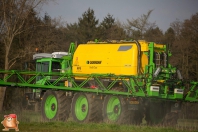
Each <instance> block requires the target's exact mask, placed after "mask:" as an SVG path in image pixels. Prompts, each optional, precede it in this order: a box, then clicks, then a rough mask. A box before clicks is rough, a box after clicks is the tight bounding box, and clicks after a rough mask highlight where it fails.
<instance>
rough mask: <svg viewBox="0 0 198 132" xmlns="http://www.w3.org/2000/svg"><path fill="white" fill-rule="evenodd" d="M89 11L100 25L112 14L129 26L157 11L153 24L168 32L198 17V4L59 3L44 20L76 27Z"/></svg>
mask: <svg viewBox="0 0 198 132" xmlns="http://www.w3.org/2000/svg"><path fill="white" fill-rule="evenodd" d="M89 7H90V8H91V9H93V10H94V12H95V16H96V19H99V21H100V22H101V21H102V20H103V19H104V17H106V16H107V14H108V13H109V14H110V15H113V17H114V18H115V19H119V20H120V21H121V22H126V20H127V19H132V18H134V19H136V18H138V17H140V16H141V15H142V14H146V13H147V12H148V11H149V10H153V12H152V13H151V16H150V18H149V21H150V22H156V24H157V26H158V27H159V28H160V29H162V30H163V31H166V30H167V29H168V28H169V26H170V23H172V22H174V21H175V20H176V19H179V20H180V21H184V20H185V19H190V17H191V16H192V15H193V14H195V13H198V0H56V2H51V3H49V4H48V5H45V6H43V8H42V11H41V16H43V14H44V13H45V12H47V13H48V15H50V16H51V17H52V18H55V17H56V18H58V17H61V18H62V19H63V21H66V22H67V23H74V22H78V18H79V17H81V16H82V14H83V13H84V12H85V11H87V9H88V8H89Z"/></svg>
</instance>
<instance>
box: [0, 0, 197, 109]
mask: <svg viewBox="0 0 198 132" xmlns="http://www.w3.org/2000/svg"><path fill="white" fill-rule="evenodd" d="M46 2H50V0H37V1H32V0H1V1H0V45H1V46H0V52H1V56H0V69H4V70H10V69H18V70H22V69H24V65H22V64H24V63H25V62H29V61H31V60H32V55H33V54H34V53H35V52H36V51H35V49H36V48H37V49H39V52H49V53H51V52H55V51H63V49H64V51H67V50H68V47H69V44H70V42H75V43H77V44H80V43H86V42H87V41H90V40H95V39H98V40H99V41H108V40H131V39H134V40H140V39H144V40H146V41H152V42H156V43H164V44H167V46H168V47H169V49H170V50H171V51H172V54H173V56H172V58H171V60H170V62H171V64H172V65H174V66H177V67H178V68H179V69H180V71H181V72H182V74H183V77H184V78H185V79H190V80H196V81H198V13H196V14H192V16H189V19H186V20H184V21H179V20H176V21H174V22H172V23H170V27H169V28H168V29H167V30H166V31H165V32H163V31H162V30H161V29H160V27H158V26H157V25H156V23H155V22H150V21H149V17H150V15H152V12H153V10H149V11H148V12H146V13H145V14H142V15H141V16H139V17H138V18H133V16H131V17H132V18H131V19H127V22H126V23H122V22H121V21H120V20H116V19H115V18H114V17H113V15H111V14H107V15H106V16H105V17H104V18H103V20H102V21H101V22H100V21H99V19H97V18H96V16H95V12H94V10H93V9H91V8H88V9H87V10H86V11H85V12H84V13H82V16H81V17H79V18H78V21H77V22H74V23H67V22H65V21H63V20H61V18H53V19H52V18H51V17H50V15H48V14H47V13H45V15H44V17H41V16H40V14H39V11H40V9H42V5H43V4H45V3H46ZM29 70H33V69H29ZM4 93H5V89H4V90H1V91H0V95H2V96H1V97H2V98H3V97H4V96H3V95H4ZM0 102H1V99H0ZM0 105H1V104H0ZM0 107H1V106H0Z"/></svg>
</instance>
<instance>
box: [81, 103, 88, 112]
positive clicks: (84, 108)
mask: <svg viewBox="0 0 198 132" xmlns="http://www.w3.org/2000/svg"><path fill="white" fill-rule="evenodd" d="M86 109H87V108H86V105H85V104H83V105H82V108H81V110H82V112H85V111H86Z"/></svg>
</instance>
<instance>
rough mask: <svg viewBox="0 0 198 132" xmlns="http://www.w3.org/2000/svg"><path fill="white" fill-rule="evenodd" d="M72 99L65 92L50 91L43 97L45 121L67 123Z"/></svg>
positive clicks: (42, 105)
mask: <svg viewBox="0 0 198 132" xmlns="http://www.w3.org/2000/svg"><path fill="white" fill-rule="evenodd" d="M70 106H71V98H70V97H67V96H66V95H65V92H63V91H51V90H48V91H47V92H45V93H44V95H43V100H42V103H41V108H42V109H41V112H42V117H43V119H44V121H66V120H67V119H68V117H69V113H70Z"/></svg>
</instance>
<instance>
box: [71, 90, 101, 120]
mask: <svg viewBox="0 0 198 132" xmlns="http://www.w3.org/2000/svg"><path fill="white" fill-rule="evenodd" d="M71 112H72V117H73V119H74V121H76V122H84V123H87V122H99V121H100V117H101V103H100V101H99V100H97V99H94V98H93V96H92V94H85V93H76V94H75V95H74V97H73V99H72V106H71Z"/></svg>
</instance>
